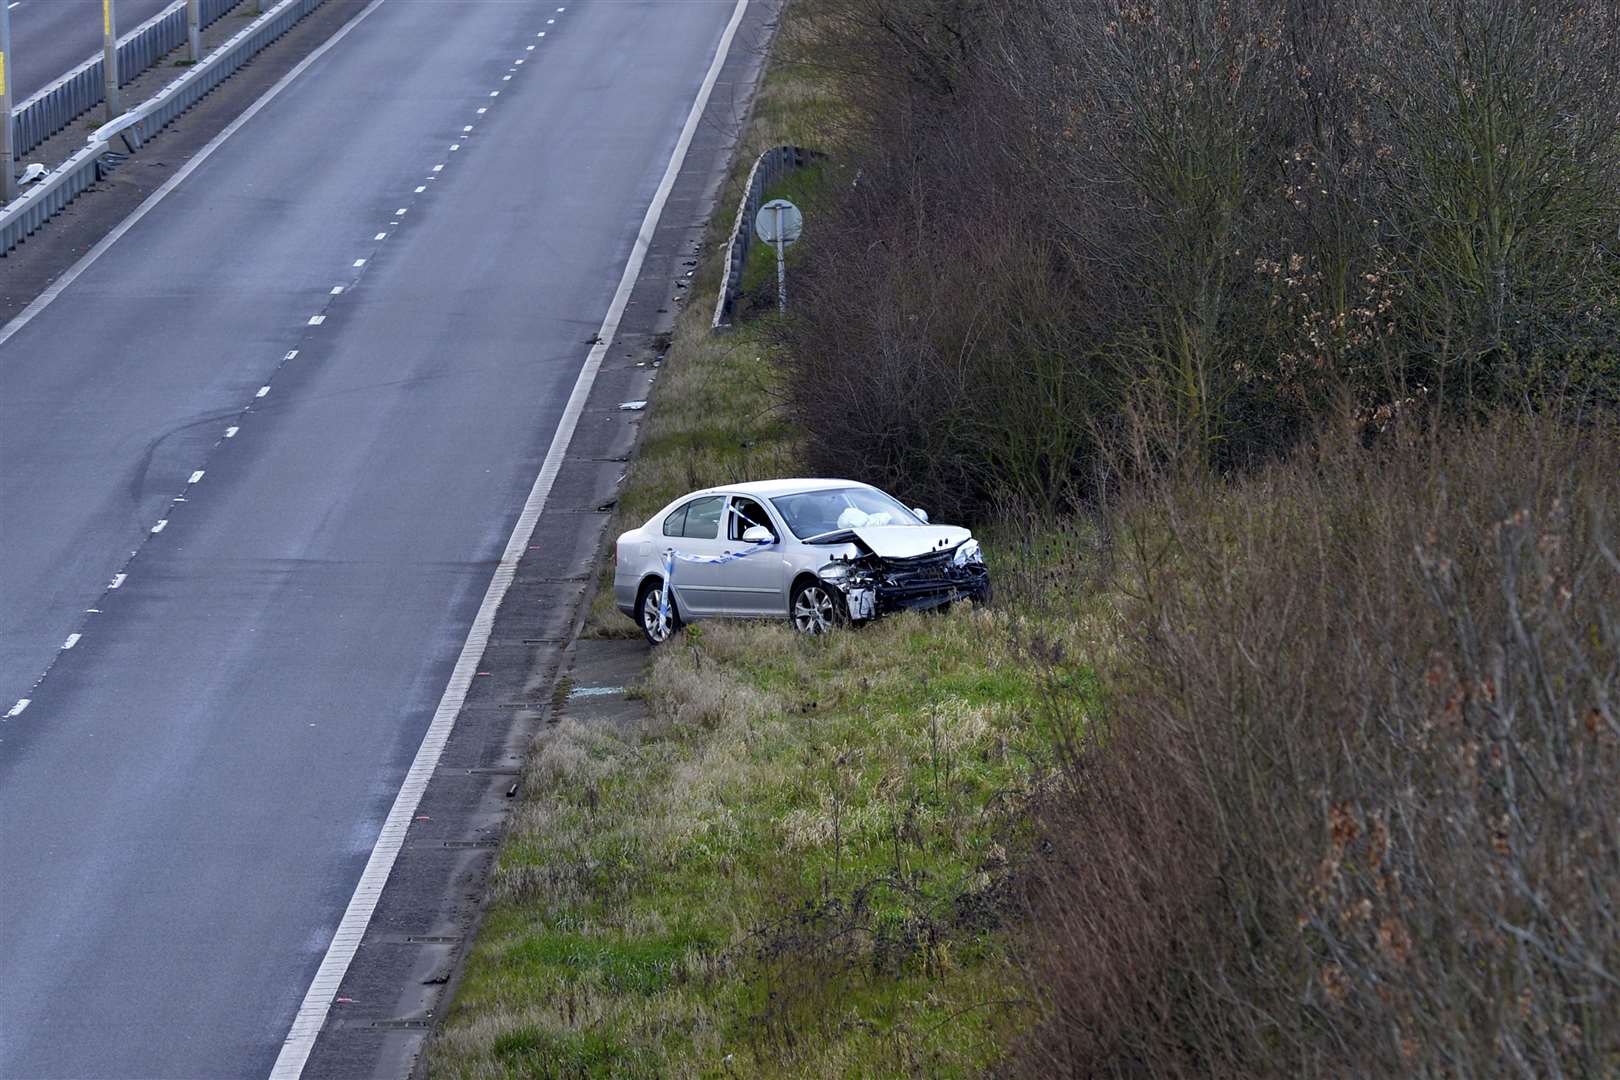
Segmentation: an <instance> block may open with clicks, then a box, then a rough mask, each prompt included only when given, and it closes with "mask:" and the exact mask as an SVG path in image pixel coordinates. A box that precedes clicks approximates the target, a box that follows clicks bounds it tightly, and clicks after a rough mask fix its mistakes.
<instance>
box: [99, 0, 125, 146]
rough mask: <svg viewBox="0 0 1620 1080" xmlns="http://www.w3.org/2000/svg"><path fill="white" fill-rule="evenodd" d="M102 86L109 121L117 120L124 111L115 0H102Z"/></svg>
mask: <svg viewBox="0 0 1620 1080" xmlns="http://www.w3.org/2000/svg"><path fill="white" fill-rule="evenodd" d="M101 85H102V91H101V96H102V99H103V100H104V101H106V103H107V119H108V120H112V119H115V118H116V117H117V116H118V114H119V113H121V112H123V111H124V110H123V109H122V108H120V107H119V102H118V96H119V95H118V19H117V17H116V15H115V14H114V13H113V0H101Z"/></svg>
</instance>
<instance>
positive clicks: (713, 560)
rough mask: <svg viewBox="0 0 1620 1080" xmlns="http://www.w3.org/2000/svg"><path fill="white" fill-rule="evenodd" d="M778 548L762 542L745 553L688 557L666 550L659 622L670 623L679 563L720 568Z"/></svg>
mask: <svg viewBox="0 0 1620 1080" xmlns="http://www.w3.org/2000/svg"><path fill="white" fill-rule="evenodd" d="M775 546H776V541H775V540H761V541H759V542H758V543H756V544H755V545H754V546H753V547H751V548H747V549H745V550H743V551H728V552H726V553H725V554H724V555H688V554H686V553H685V552H681V551H676V550H675V549H674V548H665V549H664V587H663V588H662V589H660V590H658V622H659V623H660V624H666V623H668V622H669V591H670V587H671V585H672V584H673V583H674V581H675V564H676V563H677V562H688V563H704V564H706V565H709V566H720V565H722V564H724V563H729V562H736V561H737V560H738V559H746V558H748V556H750V555H758V554H759V553H760V552H762V551H768V550H770V549H771V548H773V547H775Z"/></svg>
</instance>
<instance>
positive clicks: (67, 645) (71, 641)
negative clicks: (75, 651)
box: [62, 634, 84, 651]
mask: <svg viewBox="0 0 1620 1080" xmlns="http://www.w3.org/2000/svg"><path fill="white" fill-rule="evenodd" d="M83 636H84V635H83V634H69V635H68V636H67V640H66V641H64V642H62V648H63V650H64V651H66V650H67V649H71V648H73V646H75V645H77V644H78V643H79V638H81V637H83Z"/></svg>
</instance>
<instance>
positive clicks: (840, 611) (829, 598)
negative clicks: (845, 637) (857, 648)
mask: <svg viewBox="0 0 1620 1080" xmlns="http://www.w3.org/2000/svg"><path fill="white" fill-rule="evenodd" d="M848 611H849V609H848V607H847V606H846V605H845V603H844V597H843V596H842V595H841V594H840V593H839V592H838V590H837V589H835V588H833V587H832V586H831V585H828V584H827V583H826V582H824V581H817V580H812V579H810V578H806V579H805V580H803V581H801V582H799V583H798V584H797V585H795V586H793V595H792V597H791V598H790V599H789V600H788V619H789V620H791V621H792V623H793V629H795V630H797V631H798V632H799V633H801V634H811V635H814V634H825V633H827V632H828V631H830V630H832V629H834V628H835V627H839V626H842V625H844V623H846V622H848V621H849V620H848Z"/></svg>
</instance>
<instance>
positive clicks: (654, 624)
mask: <svg viewBox="0 0 1620 1080" xmlns="http://www.w3.org/2000/svg"><path fill="white" fill-rule="evenodd" d="M989 595H990V575H989V572H988V571H986V569H985V566H984V559H983V558H982V556H981V555H980V552H979V545H978V542H977V541H975V540H974V539H973V534H972V533H970V532H969V531H968V530H966V529H963V528H960V527H958V526H955V525H931V524H929V522H928V515H927V514H925V513H924V512H923V511H921V510H918V509H908V508H907V507H906V506H904V505H903V504H902V503H900V502H899V501H897V500H896V499H894V498H893V497H891V496H889V495H886V494H884V493H883V492H882V491H879V490H878V489H877V488H875V487H872V486H871V485H870V484H858V483H855V482H854V481H852V480H762V481H756V482H754V483H748V484H732V485H729V486H726V487H715V488H706V489H704V490H703V491H694V492H692V493H691V494H689V495H683V496H681V497H680V498H679V499H676V500H675V501H674V502H672V503H670V504H669V505H668V506H666V507H664V508H663V509H662V510H660V511H658V513H656V514H654V515H653V516H652V518H651V520H649V521H648V522H647V523H646V524H645V525H643V526H641V528H639V529H631V530H630V531H629V532H627V533H625V534H623V535H622V536H620V537H619V539H618V541H617V543H616V544H615V547H614V564H613V597H614V602H615V603H616V604H617V605H618V608H619V610H620V611H622V612H624V613H625V614H626V615H628V616H630V617H631V618H632V619H635V620H636V622H637V623H639V624H640V626H641V629H642V632H643V633H645V634H646V635H647V640H648V641H650V642H652V643H653V644H654V645H657V644H659V643H660V642H663V641H667V640H668V639H669V637H670V635H671V634H673V633H674V632H675V631H676V630H677V629H679V628H680V625H681V624H682V623H683V622H691V621H692V620H694V619H710V618H782V617H787V618H789V619H791V620H792V621H793V625H794V626H795V627H797V628H798V629H799V630H800V631H802V632H804V633H807V634H820V633H824V632H826V631H828V630H830V629H832V628H833V627H834V626H837V625H839V624H842V623H850V622H853V623H860V622H865V621H868V620H870V619H875V618H877V617H879V616H881V615H884V614H887V613H889V612H891V611H898V610H902V609H916V608H930V607H939V606H941V605H944V604H949V603H951V602H952V601H954V600H962V599H970V600H977V601H984V600H987V599H988V598H989Z"/></svg>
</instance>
